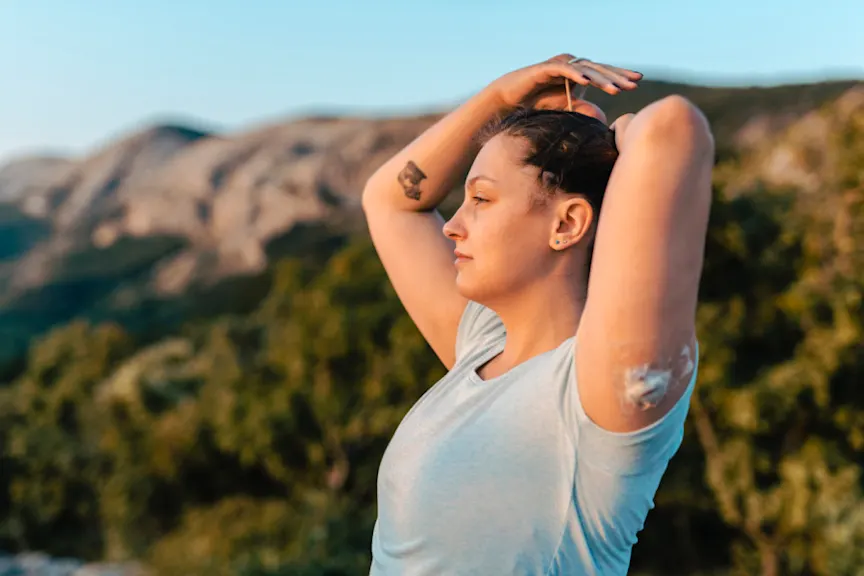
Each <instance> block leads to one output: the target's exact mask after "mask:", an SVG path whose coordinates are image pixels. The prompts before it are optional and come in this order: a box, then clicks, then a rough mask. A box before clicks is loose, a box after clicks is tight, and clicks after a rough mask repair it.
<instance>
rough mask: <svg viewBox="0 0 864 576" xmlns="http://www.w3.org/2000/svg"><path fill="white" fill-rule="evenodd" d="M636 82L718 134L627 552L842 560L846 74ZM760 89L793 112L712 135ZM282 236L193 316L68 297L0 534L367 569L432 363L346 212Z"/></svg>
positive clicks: (35, 376)
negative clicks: (661, 417) (643, 515)
mask: <svg viewBox="0 0 864 576" xmlns="http://www.w3.org/2000/svg"><path fill="white" fill-rule="evenodd" d="M657 86H659V88H657V90H656V91H655V92H651V90H646V91H644V92H641V93H639V98H644V99H645V101H646V102H647V101H650V100H652V99H654V98H655V97H659V96H661V95H663V94H664V93H668V92H670V91H677V92H681V93H684V94H685V95H687V96H689V97H691V98H693V99H694V101H695V102H696V103H697V104H698V105H700V106H701V107H702V108H703V109H704V110H706V113H707V114H708V116H709V118H710V120H711V122H712V125H713V126H714V129H715V131H716V133H717V135H718V144H719V146H718V164H717V170H716V172H715V203H714V206H713V209H712V216H711V226H710V233H709V237H708V244H707V252H706V266H705V271H704V276H703V281H702V288H701V303H700V307H699V311H698V323H699V325H698V333H699V337H700V339H701V343H702V345H701V352H702V355H703V357H702V358H701V359H700V368H701V370H700V375H699V383H698V389H697V393H696V394H695V396H694V399H693V403H692V407H691V415H690V417H689V419H688V421H687V426H686V435H685V440H684V444H683V446H682V447H681V450H680V452H679V454H678V455H677V456H676V457H675V458H674V459H673V461H672V463H671V465H670V468H669V471H668V473H667V475H666V477H665V478H664V480H663V483H662V485H661V488H660V491H659V493H658V494H657V497H656V503H657V507H656V509H654V510H653V511H652V512H651V514H650V515H649V517H648V520H647V524H646V527H645V529H644V531H643V532H642V534H641V535H640V541H639V543H638V544H637V545H636V547H635V549H634V553H633V562H632V571H633V573H634V574H641V575H645V576H647V575H657V574H701V575H705V576H707V575H720V574H729V575H732V574H734V575H739V574H740V575H745V574H746V575H750V574H764V575H766V576H773V575H777V574H812V575H819V576H823V575H824V576H837V575H847V574H848V575H855V574H864V492H862V490H864V392H862V389H861V386H862V384H864V309H862V288H864V91H862V89H861V87H860V85H859V86H858V87H857V88H856V87H855V86H854V85H852V84H844V85H835V84H825V85H813V86H811V87H803V88H801V87H799V88H795V89H788V90H785V91H784V90H775V91H774V92H773V93H769V92H766V91H762V90H758V89H754V90H752V91H746V90H744V91H742V90H738V91H732V90H728V91H727V90H724V89H701V88H695V87H686V86H684V87H682V86H674V85H662V84H658V85H657ZM600 104H601V105H604V106H605V105H608V106H610V107H611V110H610V114H609V115H610V118H611V117H614V116H616V115H617V113H616V110H615V109H614V104H613V103H611V102H605V101H603V99H602V96H601V97H600ZM640 105H641V104H640V103H635V102H629V103H628V106H629V109H630V110H633V109H638V107H640ZM771 108H784V109H785V110H786V112H787V115H788V116H790V117H791V120H790V121H788V122H785V124H783V125H782V126H774V127H772V128H771V129H770V130H769V131H768V132H766V133H765V134H764V135H763V136H761V137H760V138H761V139H759V140H757V142H756V144H755V145H746V143H744V144H742V143H741V142H740V141H736V140H734V138H736V137H739V136H740V135H741V127H742V125H743V124H744V122H745V121H746V120H748V119H751V118H753V117H756V116H758V115H759V114H762V113H763V112H765V111H766V110H770V109H771ZM814 126H816V127H817V128H818V129H816V128H813V127H814ZM739 140H740V138H739ZM781 153H782V154H781ZM784 154H785V156H784ZM778 155H779V156H778ZM778 158H792V164H790V165H788V166H794V167H795V170H798V171H803V172H802V174H804V175H805V176H806V175H809V176H813V178H815V179H816V180H815V181H813V180H812V178H810V179H808V178H804V177H803V176H802V177H800V178H799V177H797V176H796V177H795V178H792V177H791V176H790V177H788V178H787V177H786V176H789V175H790V174H791V173H792V172H793V170H792V168H789V167H788V166H787V167H786V168H783V167H781V168H780V169H777V168H776V165H777V162H779V160H778ZM784 166H786V165H784ZM796 173H797V172H796ZM814 182H815V183H814ZM447 210H452V204H451V205H450V207H449V208H448V207H447V206H445V207H444V211H445V213H446V212H447ZM15 225H16V226H20V225H21V224H20V221H16V224H15ZM0 226H2V221H0ZM28 230H30V231H28V232H27V234H29V235H36V236H38V235H40V234H43V232H42V231H40V230H38V229H33V230H31V229H28ZM17 237H21V235H19V236H17ZM28 238H29V236H28ZM28 241H29V240H28ZM157 244H158V243H157ZM289 244H290V245H291V250H285V251H283V252H282V255H281V256H280V257H274V258H273V259H272V260H271V263H270V264H269V266H268V267H267V269H266V271H265V272H264V273H262V274H261V275H259V276H257V277H256V278H255V280H254V282H252V283H251V284H244V285H242V286H240V287H234V288H233V289H231V290H226V291H225V292H221V293H218V295H217V296H214V295H212V294H211V296H210V300H207V299H205V298H203V297H199V296H196V295H186V298H187V299H189V300H194V301H195V304H196V311H197V312H196V313H195V314H183V315H181V316H180V320H178V318H177V315H176V314H174V315H172V314H171V313H165V312H164V310H163V311H162V312H160V310H158V309H155V308H152V307H145V308H143V309H142V310H140V311H139V315H138V316H137V317H136V318H125V317H122V316H119V315H118V316H115V317H110V315H105V314H102V315H101V316H100V315H99V314H91V315H89V316H88V315H87V314H70V316H71V317H70V318H69V319H68V321H67V320H64V321H63V322H62V323H59V324H58V323H56V322H55V323H53V324H51V325H50V326H46V327H45V328H46V329H41V328H40V329H39V330H36V331H37V332H39V334H38V335H37V336H35V337H34V338H33V340H32V341H31V344H30V345H29V347H28V348H27V349H26V350H25V351H23V352H22V353H20V354H15V355H14V357H11V358H8V359H7V360H6V362H5V363H4V365H3V369H2V372H0V373H2V375H3V380H2V382H3V384H2V385H0V445H2V456H0V549H3V550H7V551H11V552H15V551H23V550H42V551H46V552H48V553H50V554H55V555H60V556H73V557H78V558H83V559H87V560H99V559H102V560H109V561H125V560H140V561H142V562H143V563H144V564H145V565H146V566H148V567H149V568H150V569H151V570H152V571H153V573H155V574H182V575H189V576H196V575H201V576H204V575H207V576H218V575H223V574H224V575H241V576H287V575H297V576H299V575H309V576H312V575H332V576H337V575H339V576H341V575H354V574H365V573H367V572H368V568H369V563H370V540H371V530H372V526H373V523H374V521H375V517H376V475H377V469H378V464H379V462H380V458H381V456H382V454H383V451H384V448H385V447H386V445H387V443H388V441H389V439H390V437H391V435H392V433H393V432H394V430H395V427H396V425H397V424H398V423H399V421H400V419H401V418H402V416H403V415H404V414H405V413H406V412H407V410H408V409H409V408H410V407H411V405H412V404H413V402H414V401H416V400H417V399H418V398H419V396H420V395H421V394H422V393H423V392H424V391H425V390H426V389H427V388H428V387H429V386H431V385H432V384H433V383H434V382H435V381H436V380H437V379H438V378H440V377H441V376H442V375H443V374H444V368H443V367H442V366H441V365H440V363H439V362H438V361H437V359H436V358H435V356H434V354H433V353H432V352H431V350H430V349H429V348H428V346H427V345H426V344H425V342H424V341H423V339H422V337H421V336H420V334H419V332H418V331H417V330H416V328H415V327H414V325H413V324H412V322H411V321H410V319H409V318H408V317H407V315H406V314H405V312H404V310H403V308H402V306H401V305H400V303H399V301H398V299H397V298H396V296H395V294H394V292H393V290H392V288H391V286H390V284H389V282H388V280H387V278H386V276H385V273H384V271H383V269H382V267H381V265H380V264H379V262H378V259H377V257H376V255H375V253H374V251H373V249H372V247H371V244H370V242H369V240H368V237H367V235H366V233H365V230H364V229H362V226H361V227H359V228H358V227H355V229H353V230H348V229H347V228H346V229H341V230H338V231H332V232H327V233H317V232H316V233H315V234H308V235H306V236H303V237H295V238H292V239H291V241H290V242H289ZM120 246H121V247H122V245H120ZM140 246H141V245H139V247H140ZM147 246H149V245H147ZM154 246H155V247H154V248H147V249H140V248H139V249H138V250H137V251H136V252H135V253H134V254H132V255H130V256H128V258H127V257H126V256H124V254H127V255H128V254H130V253H131V252H124V251H123V250H119V249H117V248H115V249H114V252H111V253H110V254H108V253H107V252H104V251H94V252H93V253H84V254H85V258H84V260H85V261H83V262H77V263H74V267H75V269H76V270H89V269H93V270H96V271H99V270H104V267H105V266H108V264H107V263H106V262H108V261H109V260H110V261H111V262H112V264H111V266H112V272H111V274H114V273H115V272H116V271H115V270H114V269H115V268H116V269H118V270H121V269H122V270H126V268H124V267H123V266H124V264H123V262H132V264H129V266H138V267H140V266H144V267H145V268H146V267H147V266H149V265H150V264H151V260H153V257H152V254H151V252H152V251H153V250H155V251H156V252H158V253H159V254H162V251H164V250H168V249H173V248H171V246H168V248H165V247H160V246H161V245H158V246H156V245H154ZM0 248H2V247H0ZM118 250H119V252H118ZM0 252H2V249H0ZM88 254H89V255H88ZM106 254H108V256H111V258H108V256H106ZM115 260H117V261H116V262H115ZM142 263H143V264H142ZM127 267H128V266H127ZM122 270H121V272H122ZM118 273H119V272H118ZM122 273H123V274H125V273H126V272H122ZM183 309H184V310H188V308H183ZM64 314H65V313H64ZM160 314H161V315H160ZM23 316H26V314H23V315H22V317H19V318H18V319H17V322H19V324H20V323H24V322H25V321H26V320H27V319H26V318H24V317H23ZM142 317H147V318H148V319H149V321H148V322H146V323H144V322H142V321H141V318H142ZM7 326H11V324H7ZM28 333H29V332H28ZM671 547H674V550H675V552H676V554H675V556H672V555H671V554H670V553H669V551H670V548H671Z"/></svg>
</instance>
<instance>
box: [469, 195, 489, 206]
mask: <svg viewBox="0 0 864 576" xmlns="http://www.w3.org/2000/svg"><path fill="white" fill-rule="evenodd" d="M471 200H473V201H474V203H475V204H480V203H481V202H488V200H487V199H486V198H481V197H480V196H472V197H471Z"/></svg>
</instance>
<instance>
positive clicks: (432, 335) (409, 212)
mask: <svg viewBox="0 0 864 576" xmlns="http://www.w3.org/2000/svg"><path fill="white" fill-rule="evenodd" d="M571 58H572V57H571V56H570V55H567V54H564V55H560V56H556V57H555V58H552V59H550V60H548V61H545V62H541V63H539V64H535V65H532V66H528V67H525V68H521V69H519V70H516V71H514V72H510V73H509V74H506V75H504V76H502V77H501V78H498V79H497V80H495V81H494V82H492V83H491V84H490V85H489V86H487V87H486V88H484V89H483V90H482V91H480V92H479V93H478V94H477V95H476V96H474V97H473V98H471V99H470V100H468V101H467V102H465V103H464V104H463V105H462V106H460V107H459V108H457V109H456V110H454V111H453V112H451V113H450V114H448V115H447V116H445V117H444V118H443V119H442V120H440V121H439V122H438V123H437V124H435V125H434V126H432V127H431V128H429V129H428V130H427V131H426V132H424V133H423V134H421V135H420V136H419V137H418V138H417V139H416V140H414V141H413V142H412V143H411V144H410V145H408V147H406V148H405V149H404V150H402V151H401V152H399V153H398V154H397V155H396V156H394V157H393V158H392V159H390V160H389V161H388V162H387V163H385V164H384V165H383V166H381V168H379V169H378V171H377V172H375V174H373V175H372V177H371V178H370V179H369V181H368V182H367V184H366V187H365V189H364V191H363V209H364V211H365V214H366V220H367V222H368V225H369V232H370V235H371V237H372V242H373V243H374V245H375V249H376V250H377V252H378V255H379V257H380V258H381V261H382V263H383V265H384V268H385V270H386V271H387V275H388V276H389V278H390V281H391V283H392V284H393V287H394V289H395V290H396V294H397V295H398V296H399V299H400V300H401V301H402V304H403V305H404V306H405V308H406V310H407V311H408V314H409V315H410V316H411V319H412V320H413V321H414V323H415V324H416V325H417V328H418V329H419V330H420V332H421V333H422V334H423V337H424V338H425V339H426V341H427V342H428V343H429V345H430V346H431V347H432V349H433V350H434V351H435V353H436V354H437V355H438V357H439V358H440V359H441V361H442V362H443V363H444V365H445V366H446V367H447V368H448V369H449V368H450V367H451V366H452V365H453V363H454V361H455V345H456V331H457V328H458V326H459V320H460V318H461V316H462V313H463V311H464V310H465V306H466V304H467V301H466V300H465V298H464V297H462V296H461V295H460V294H459V293H458V291H457V288H456V269H455V267H454V265H453V261H454V259H455V256H454V254H453V250H454V248H455V246H454V243H453V242H452V241H451V240H450V239H448V238H447V237H445V236H444V234H443V232H442V227H443V225H444V220H443V218H442V217H441V215H440V214H439V213H438V212H437V211H436V210H435V207H436V206H437V205H438V204H439V203H440V202H441V201H442V200H443V199H444V198H445V196H446V195H447V193H448V192H449V191H450V190H451V189H452V188H453V187H454V186H455V185H456V184H457V179H458V178H459V177H460V176H462V175H463V174H464V173H465V172H466V171H467V169H468V167H469V165H470V163H471V162H472V161H473V159H474V157H475V156H476V153H477V149H476V144H475V138H474V137H475V135H476V133H477V132H478V130H479V129H480V128H481V127H482V126H483V125H485V124H486V123H487V122H489V121H491V120H492V119H493V118H494V117H495V116H497V115H500V114H504V113H507V112H509V111H510V110H511V109H513V108H515V107H516V106H520V105H522V106H536V107H560V106H561V105H562V102H561V99H562V97H563V95H564V85H563V84H564V78H568V79H569V80H570V81H571V82H573V83H575V84H580V85H583V86H584V85H589V84H590V85H594V86H597V87H599V88H601V89H603V90H605V91H607V92H609V93H610V94H617V93H618V92H619V90H620V88H617V87H615V86H614V85H613V82H615V81H617V82H618V84H619V86H621V87H623V88H624V89H632V88H635V87H636V84H635V82H632V81H629V80H627V79H626V78H624V77H622V76H620V75H619V74H618V72H619V71H620V69H617V68H612V67H603V65H597V64H593V63H592V64H591V66H593V68H591V69H589V68H587V67H585V66H584V65H583V66H580V65H571V64H569V63H568V60H570V59H571ZM623 72H627V71H623ZM581 106H582V109H580V111H583V112H586V113H592V112H594V111H596V108H595V107H593V105H589V104H587V103H581Z"/></svg>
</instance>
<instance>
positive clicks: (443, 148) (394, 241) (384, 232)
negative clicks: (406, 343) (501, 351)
mask: <svg viewBox="0 0 864 576" xmlns="http://www.w3.org/2000/svg"><path fill="white" fill-rule="evenodd" d="M498 112H499V104H498V101H497V100H495V99H494V97H493V95H492V94H491V93H489V92H481V93H480V94H478V95H477V96H475V97H474V98H472V99H470V100H468V101H467V102H466V103H465V104H463V105H462V106H460V107H459V108H458V109H457V110H455V111H454V112H452V113H450V114H449V115H447V116H446V117H444V118H443V119H442V120H440V121H439V122H438V123H437V124H435V125H434V126H432V127H431V128H429V129H428V130H427V131H426V132H424V133H423V134H421V135H420V136H419V137H418V138H417V139H416V140H414V142H412V143H411V144H410V145H409V146H408V147H407V148H405V149H404V150H402V151H401V152H399V153H398V154H397V155H396V156H394V157H393V158H391V159H390V160H389V161H388V162H387V163H385V164H384V165H383V166H382V167H381V168H379V169H378V171H377V172H375V174H373V175H372V177H371V178H370V179H369V181H368V182H367V183H366V187H365V189H364V191H363V210H364V212H365V214H366V221H367V223H368V226H369V233H370V235H371V237H372V242H373V244H374V245H375V249H376V251H377V252H378V256H379V257H380V258H381V262H382V264H383V265H384V269H385V270H386V271H387V275H388V277H389V278H390V282H391V283H392V284H393V288H394V289H395V290H396V294H397V295H398V296H399V299H400V300H401V302H402V304H403V305H404V306H405V309H406V310H407V312H408V315H409V316H411V319H412V320H413V321H414V323H415V324H416V325H417V328H418V329H419V330H420V332H421V333H422V334H423V337H424V338H425V339H426V341H427V342H428V343H429V345H430V346H431V347H432V349H433V350H434V351H435V354H436V355H437V356H438V358H439V359H440V360H441V362H443V363H444V365H445V366H446V367H447V368H448V369H449V368H450V367H451V366H452V365H453V363H454V360H455V343H456V330H457V328H458V325H459V320H460V318H461V316H462V312H463V311H464V309H465V305H466V303H467V301H466V300H465V298H463V297H462V296H461V295H459V293H458V292H457V290H456V269H455V267H454V265H453V260H454V259H455V256H454V254H453V250H454V248H455V246H454V244H453V242H452V241H451V240H450V239H448V238H447V237H445V236H444V234H443V233H442V230H441V228H442V226H443V225H444V219H443V218H442V217H441V215H440V214H439V213H438V211H437V210H435V207H436V206H437V205H438V204H440V203H441V201H442V200H444V198H445V197H446V196H447V193H448V192H449V191H450V190H451V189H452V188H453V187H454V186H455V185H456V182H457V178H458V177H459V176H460V175H461V174H463V173H464V172H465V171H466V170H467V168H468V166H469V165H470V163H471V161H472V160H473V159H474V156H475V155H476V153H477V151H476V150H475V144H474V141H473V139H474V135H475V133H476V132H477V131H478V130H479V129H480V128H481V127H482V126H483V124H485V123H486V122H488V121H489V120H491V119H492V118H493V117H494V115H495V114H497V113H498Z"/></svg>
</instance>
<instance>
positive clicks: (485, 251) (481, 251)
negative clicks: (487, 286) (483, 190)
mask: <svg viewBox="0 0 864 576" xmlns="http://www.w3.org/2000/svg"><path fill="white" fill-rule="evenodd" d="M517 216H518V217H510V218H497V219H495V220H494V221H491V219H490V221H489V222H481V221H480V220H479V219H478V221H477V227H476V230H472V240H473V242H472V243H471V244H472V246H476V250H475V252H476V256H477V261H476V262H475V264H477V267H476V269H477V272H478V274H479V273H482V275H483V277H485V278H487V279H489V280H495V281H505V282H506V281H507V279H508V278H510V277H515V276H520V275H523V274H525V273H526V272H530V271H531V270H532V269H533V268H534V266H535V265H536V264H538V261H539V260H540V259H541V257H542V251H543V247H544V245H545V244H544V243H545V241H546V238H545V236H544V235H543V233H542V230H540V228H539V226H538V222H534V221H533V220H532V219H530V218H529V217H527V216H524V215H522V214H518V215H517Z"/></svg>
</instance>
